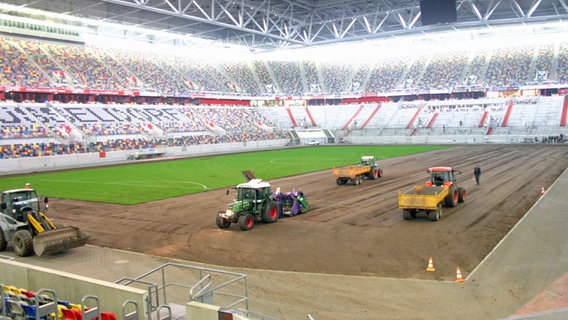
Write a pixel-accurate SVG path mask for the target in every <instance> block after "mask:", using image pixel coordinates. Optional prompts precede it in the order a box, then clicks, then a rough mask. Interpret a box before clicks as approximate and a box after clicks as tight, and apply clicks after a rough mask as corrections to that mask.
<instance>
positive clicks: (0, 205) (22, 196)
mask: <svg viewBox="0 0 568 320" xmlns="http://www.w3.org/2000/svg"><path fill="white" fill-rule="evenodd" d="M22 208H29V210H33V211H36V212H39V211H40V206H39V202H38V196H37V193H36V192H35V191H34V190H31V189H13V190H7V191H4V192H2V200H1V202H0V212H2V213H4V214H8V215H16V217H15V218H19V217H18V214H19V213H21V212H20V211H21V209H22Z"/></svg>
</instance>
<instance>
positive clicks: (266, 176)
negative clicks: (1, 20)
mask: <svg viewBox="0 0 568 320" xmlns="http://www.w3.org/2000/svg"><path fill="white" fill-rule="evenodd" d="M442 148H446V147H445V146H430V145H422V146H406V145H405V146H317V147H301V148H290V149H279V150H274V151H260V152H250V153H239V154H230V155H218V156H210V157H199V158H184V159H178V160H171V161H154V162H138V163H132V164H127V165H118V166H109V167H100V168H87V169H74V170H68V171H57V172H45V173H35V174H28V175H19V176H8V177H0V188H1V190H8V189H14V188H23V187H24V184H25V183H27V182H29V183H30V184H31V186H32V188H34V189H36V190H37V191H38V193H39V194H40V195H42V196H49V197H55V198H65V199H76V200H85V201H95V202H106V203H116V204H137V203H143V202H149V201H155V200H160V199H167V198H172V197H177V196H183V195H187V194H192V193H198V192H203V191H210V190H214V189H220V188H226V187H230V186H234V185H236V184H239V183H243V182H245V181H246V180H245V178H244V177H243V175H242V171H243V170H253V171H254V173H255V175H256V176H257V177H259V178H261V179H263V180H268V181H270V180H271V179H276V178H281V177H287V176H293V175H297V174H303V173H307V172H314V171H320V170H327V169H331V168H332V167H334V166H343V165H348V164H356V163H358V161H359V157H361V156H365V155H372V156H375V157H376V158H377V159H378V160H379V165H380V160H381V159H387V158H394V157H398V156H403V155H408V154H414V153H419V152H426V151H432V150H438V149H442ZM329 178H330V179H333V178H332V176H331V172H330V177H329Z"/></svg>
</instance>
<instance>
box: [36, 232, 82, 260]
mask: <svg viewBox="0 0 568 320" xmlns="http://www.w3.org/2000/svg"><path fill="white" fill-rule="evenodd" d="M87 240H89V235H88V234H86V233H84V232H82V231H81V230H79V228H76V227H62V228H58V229H53V230H49V231H45V232H42V233H39V234H38V235H36V236H35V237H34V243H33V246H34V252H35V254H36V255H37V256H42V255H44V254H54V253H58V252H63V251H66V250H69V249H72V248H77V247H81V246H84V245H85V244H86V243H87Z"/></svg>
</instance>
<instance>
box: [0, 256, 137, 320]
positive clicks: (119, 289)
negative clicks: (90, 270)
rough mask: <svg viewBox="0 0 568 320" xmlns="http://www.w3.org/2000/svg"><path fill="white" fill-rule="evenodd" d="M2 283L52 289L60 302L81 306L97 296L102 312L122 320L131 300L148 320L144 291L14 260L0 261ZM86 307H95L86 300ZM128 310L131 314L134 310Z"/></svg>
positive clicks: (31, 288) (0, 281) (34, 289)
mask: <svg viewBox="0 0 568 320" xmlns="http://www.w3.org/2000/svg"><path fill="white" fill-rule="evenodd" d="M0 283H2V284H4V285H7V286H15V287H17V288H21V289H26V290H29V291H34V292H35V291H38V290H40V289H50V290H53V291H55V293H56V295H57V299H59V300H64V301H69V302H71V303H75V304H80V303H81V300H82V299H83V298H84V297H85V296H95V297H98V299H99V308H100V309H99V310H100V311H108V312H113V313H114V314H115V315H116V316H117V319H122V304H123V303H124V302H125V301H128V300H132V301H136V303H137V304H138V308H139V311H140V312H141V313H142V315H141V317H140V319H147V317H146V314H145V312H144V310H146V308H147V306H146V297H147V292H146V290H142V289H136V288H131V287H126V286H122V285H118V284H114V283H112V282H107V281H101V280H96V279H92V278H87V277H83V276H78V275H75V274H70V273H66V272H62V271H57V270H52V269H47V268H43V267H37V266H33V265H29V264H25V263H20V262H16V261H12V260H0ZM89 303H90V304H89ZM87 306H88V307H94V305H93V300H92V299H89V300H88V301H87ZM128 311H132V308H130V309H129V310H128Z"/></svg>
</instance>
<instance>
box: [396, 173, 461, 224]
mask: <svg viewBox="0 0 568 320" xmlns="http://www.w3.org/2000/svg"><path fill="white" fill-rule="evenodd" d="M456 172H457V173H461V172H459V171H458V170H455V169H453V168H451V167H432V168H429V169H428V173H429V174H430V180H429V181H428V182H426V184H425V185H424V186H415V187H412V188H410V189H409V190H407V191H405V192H399V193H398V206H399V207H400V208H401V209H402V217H403V218H404V219H405V220H411V219H414V218H416V214H417V213H418V212H421V211H422V212H425V213H426V214H427V215H428V218H429V219H430V220H432V221H438V220H440V218H442V206H445V207H455V206H456V205H457V204H458V203H460V202H464V201H465V196H466V192H465V189H463V188H461V187H458V186H457V183H456V180H455V173H456Z"/></svg>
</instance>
